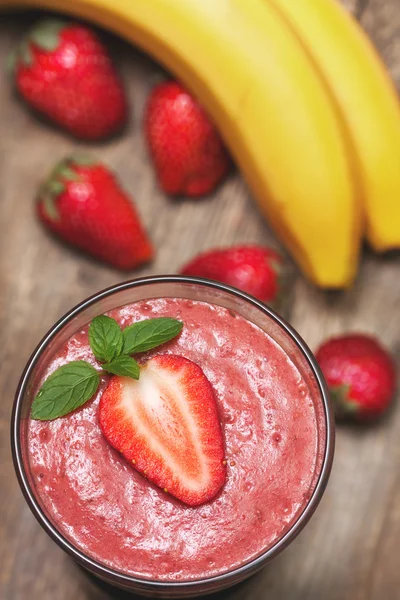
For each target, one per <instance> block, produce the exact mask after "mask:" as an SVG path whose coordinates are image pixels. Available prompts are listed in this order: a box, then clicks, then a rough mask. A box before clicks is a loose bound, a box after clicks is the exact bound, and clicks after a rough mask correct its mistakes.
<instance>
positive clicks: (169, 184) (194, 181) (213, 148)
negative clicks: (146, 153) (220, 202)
mask: <svg viewBox="0 0 400 600" xmlns="http://www.w3.org/2000/svg"><path fill="white" fill-rule="evenodd" d="M145 129H146V135H147V141H148V144H149V147H150V152H151V154H152V156H153V160H154V163H155V167H156V170H157V174H158V178H159V181H160V185H161V187H162V188H163V190H164V191H165V192H166V193H167V194H187V195H188V196H202V195H203V194H208V193H210V192H212V190H213V189H214V188H215V187H216V186H217V184H218V183H219V182H220V181H221V180H222V178H223V177H224V176H225V175H226V173H227V172H228V169H229V157H228V155H227V153H226V150H225V148H224V146H223V144H222V141H221V139H220V137H219V135H218V133H217V132H216V130H215V128H214V126H213V124H212V123H211V122H210V120H209V118H208V117H207V115H206V114H205V112H204V111H203V109H202V108H201V106H200V105H199V104H198V103H197V102H196V100H195V99H194V98H193V97H192V96H191V95H190V94H189V93H188V92H187V91H186V90H185V89H184V88H183V87H182V86H181V85H180V84H179V83H176V82H174V81H169V82H165V83H161V84H159V85H157V86H156V87H155V88H154V89H153V91H152V93H151V96H150V98H149V101H148V106H147V113H146V118H145Z"/></svg>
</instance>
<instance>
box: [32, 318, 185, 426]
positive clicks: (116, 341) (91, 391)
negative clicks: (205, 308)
mask: <svg viewBox="0 0 400 600" xmlns="http://www.w3.org/2000/svg"><path fill="white" fill-rule="evenodd" d="M182 327H183V323H182V322H181V321H177V320H176V319H171V318H166V317H161V318H156V319H146V320H144V321H139V322H137V323H134V324H133V325H129V326H128V327H126V328H125V329H124V330H123V331H122V330H121V328H120V326H119V324H118V323H117V321H115V319H112V318H111V317H108V316H106V315H100V316H98V317H95V318H94V319H93V320H92V322H91V323H90V326H89V344H90V347H91V350H92V352H93V354H94V356H95V357H96V359H97V360H98V361H99V362H100V363H102V371H98V370H97V369H95V367H93V366H92V365H91V364H90V363H88V362H86V361H84V360H76V361H72V362H70V363H67V364H66V365H63V366H62V367H59V368H58V369H56V371H54V372H53V373H52V374H51V375H50V376H49V377H48V378H47V379H46V381H45V382H44V383H43V385H42V387H41V388H40V390H39V392H38V393H37V395H36V397H35V399H34V401H33V403H32V407H31V418H32V419H37V420H40V421H51V420H53V419H58V418H59V417H63V416H65V415H67V414H69V413H71V412H73V411H74V410H76V409H77V408H79V407H81V406H83V405H84V404H85V403H86V402H88V400H90V399H91V398H93V396H94V395H95V393H96V392H97V390H98V388H99V385H100V376H101V375H102V374H106V373H111V374H113V375H120V376H123V377H131V378H132V379H139V377H140V367H139V364H138V363H137V362H136V360H135V359H134V358H132V357H131V356H129V355H130V354H136V353H139V352H146V351H147V350H151V349H153V348H156V347H157V346H160V345H161V344H164V343H165V342H168V341H170V340H172V339H173V338H174V337H176V336H177V335H178V334H179V333H180V332H181V331H182Z"/></svg>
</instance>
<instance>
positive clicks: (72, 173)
mask: <svg viewBox="0 0 400 600" xmlns="http://www.w3.org/2000/svg"><path fill="white" fill-rule="evenodd" d="M37 208H38V213H39V217H40V219H41V220H42V221H43V222H44V223H45V224H46V225H47V226H48V227H49V228H50V229H51V230H52V231H53V232H54V233H56V234H58V235H59V236H60V237H62V238H63V239H64V240H66V241H67V242H70V243H71V244H73V245H75V246H78V248H81V249H82V250H85V251H86V252H88V253H89V254H92V255H93V256H95V257H97V258H100V259H101V260H104V261H105V262H108V263H110V264H111V265H114V266H115V267H117V268H120V269H132V268H133V267H136V266H138V265H140V264H141V263H144V262H146V261H148V260H149V259H150V258H151V257H152V254H153V251H152V247H151V244H150V242H149V240H148V238H147V235H146V233H145V231H144V229H143V227H142V225H141V223H140V220H139V217H138V215H137V213H136V210H135V208H134V206H133V204H132V202H131V201H130V200H129V198H128V197H127V195H126V193H125V192H124V190H122V189H121V187H120V186H119V184H118V181H117V180H116V178H115V176H114V175H113V174H112V173H111V172H110V171H109V169H108V168H107V167H105V166H104V165H102V164H101V163H99V162H97V161H95V160H93V159H91V158H88V157H87V156H80V155H74V156H71V157H69V158H67V159H65V160H64V161H62V162H61V163H60V164H59V165H58V166H57V167H56V168H55V169H54V170H53V172H52V173H51V174H50V177H49V178H48V179H47V180H46V181H45V182H44V184H43V185H42V186H41V187H40V189H39V193H38V205H37Z"/></svg>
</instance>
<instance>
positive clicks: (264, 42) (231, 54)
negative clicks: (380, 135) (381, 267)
mask: <svg viewBox="0 0 400 600" xmlns="http://www.w3.org/2000/svg"><path fill="white" fill-rule="evenodd" d="M7 6H8V7H14V8H15V7H17V6H20V7H24V6H27V7H28V6H29V7H38V8H39V7H40V8H49V9H52V10H57V11H60V12H64V13H66V14H70V15H74V16H77V17H83V18H85V19H87V20H91V21H93V22H94V23H97V24H99V25H101V26H104V27H106V28H109V29H111V30H112V31H114V32H116V33H118V34H120V35H121V36H123V37H125V38H126V39H127V40H129V41H131V42H132V43H134V44H135V45H137V46H139V47H141V48H142V49H143V50H144V51H146V52H148V53H149V54H150V55H152V56H153V57H155V58H156V59H157V60H158V61H159V62H161V63H162V64H163V65H164V66H166V67H167V68H168V69H169V70H170V71H172V72H173V73H174V75H175V76H176V77H177V78H179V79H180V80H181V81H182V82H183V83H184V84H185V85H186V86H187V87H188V89H189V90H190V91H191V92H192V93H193V94H194V95H195V96H196V97H197V98H198V99H199V101H200V102H201V103H202V104H203V106H204V107H205V109H206V110H207V111H208V113H209V114H210V116H211V117H212V118H213V120H214V121H215V122H216V123H217V125H218V127H219V130H220V132H221V134H222V136H223V138H224V140H225V142H226V144H227V145H228V147H229V149H230V151H231V153H232V155H233V156H234V158H235V159H236V161H237V163H238V165H239V167H240V168H241V170H242V172H243V174H244V176H245V178H246V179H247V181H248V183H249V185H250V187H251V189H252V191H253V193H254V196H255V198H256V200H257V202H258V204H259V207H260V209H261V211H262V212H263V213H264V214H265V216H266V217H267V219H268V220H269V221H270V223H271V224H272V226H273V227H274V228H275V230H276V232H277V233H278V235H279V236H280V237H281V238H282V240H283V242H284V243H285V245H286V246H287V248H288V249H289V251H290V252H291V253H292V255H293V257H294V258H295V260H296V261H297V263H298V264H299V266H300V268H301V269H302V270H303V272H304V273H305V274H306V275H307V276H308V277H309V279H310V280H311V281H313V282H314V283H315V284H316V285H318V286H321V287H323V288H342V287H346V286H348V285H350V284H351V283H352V281H353V279H354V277H355V274H356V270H357V263H358V254H359V247H360V239H361V234H362V227H363V219H362V208H361V202H360V194H361V191H360V189H359V184H358V180H357V177H356V173H355V169H356V167H355V156H354V148H353V144H352V143H351V140H350V137H349V131H348V128H347V126H346V124H344V123H343V119H342V118H341V114H340V110H339V107H338V106H337V102H336V101H335V99H334V98H333V96H332V94H331V92H330V90H329V89H328V86H327V85H326V84H325V81H324V79H323V78H322V77H321V74H320V72H319V69H318V68H317V67H316V65H315V64H314V61H313V60H312V59H311V58H310V56H309V52H308V51H307V49H306V48H305V47H304V44H303V42H302V41H301V40H300V39H299V38H298V37H297V36H296V35H294V33H293V31H292V28H291V26H290V25H289V24H288V23H287V20H286V19H285V18H284V16H283V15H282V14H281V12H280V10H278V9H277V7H276V6H275V5H274V4H273V3H271V2H269V1H267V0H218V1H216V0H198V1H191V2H188V1H187V0H146V2H143V1H140V0H0V7H7Z"/></svg>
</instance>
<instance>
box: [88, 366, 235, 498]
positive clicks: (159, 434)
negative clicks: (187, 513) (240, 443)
mask: <svg viewBox="0 0 400 600" xmlns="http://www.w3.org/2000/svg"><path fill="white" fill-rule="evenodd" d="M99 418H100V426H101V429H102V431H103V433H104V435H105V437H106V438H107V440H108V441H109V443H110V444H111V445H112V446H113V447H114V448H115V449H116V450H118V451H119V452H120V453H121V454H122V455H123V456H124V457H125V458H126V460H127V461H129V462H130V464H132V466H133V467H134V468H135V469H136V470H137V471H139V472H140V473H142V474H143V475H145V476H146V477H147V478H148V479H149V480H150V481H152V482H153V483H155V484H156V485H158V486H159V487H160V488H162V489H163V490H164V491H165V492H168V493H169V494H171V495H172V496H175V498H178V499H179V500H181V501H182V502H184V503H185V504H188V505H189V506H196V505H199V504H202V503H204V502H207V501H208V500H210V499H211V498H213V496H215V494H216V493H217V492H218V491H219V490H220V488H221V487H222V486H223V484H224V482H225V478H226V468H225V464H224V462H225V461H224V445H223V439H222V432H221V426H220V423H219V419H218V411H217V405H216V402H215V398H214V393H213V389H212V386H211V384H210V382H209V381H208V379H207V377H206V376H205V375H204V373H203V371H202V370H201V368H200V367H199V366H198V365H197V364H195V363H194V362H192V361H190V360H188V359H187V358H184V357H183V356H175V355H171V354H164V355H159V356H155V357H154V358H152V359H150V360H149V361H148V362H147V363H146V364H145V365H144V366H142V367H141V369H140V378H139V380H135V379H130V378H128V377H119V376H116V377H112V378H111V380H110V382H109V384H108V386H107V388H106V390H105V392H104V393H103V395H102V398H101V400H100V409H99Z"/></svg>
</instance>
